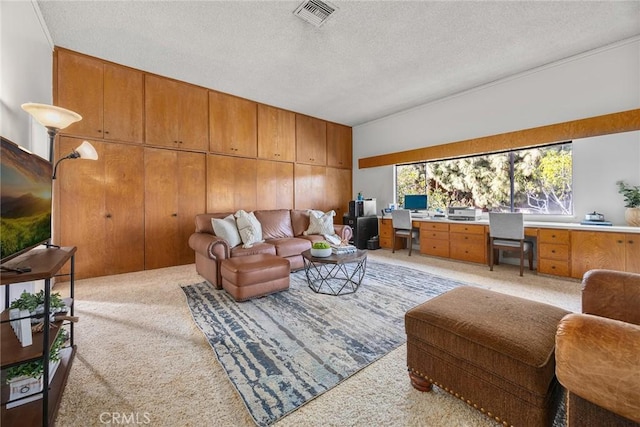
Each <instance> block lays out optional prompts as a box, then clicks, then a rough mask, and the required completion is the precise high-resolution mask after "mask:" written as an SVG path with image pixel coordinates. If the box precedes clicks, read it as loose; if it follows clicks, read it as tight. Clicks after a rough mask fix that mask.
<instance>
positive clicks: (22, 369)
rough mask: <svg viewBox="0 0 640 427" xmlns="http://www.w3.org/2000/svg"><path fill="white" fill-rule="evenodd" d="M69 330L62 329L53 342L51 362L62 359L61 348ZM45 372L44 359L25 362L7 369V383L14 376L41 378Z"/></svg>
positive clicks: (50, 350) (50, 355)
mask: <svg viewBox="0 0 640 427" xmlns="http://www.w3.org/2000/svg"><path fill="white" fill-rule="evenodd" d="M67 338H68V332H67V331H66V330H65V329H63V330H62V331H60V333H59V334H58V336H57V337H56V339H55V340H54V341H53V344H51V347H50V349H49V360H50V361H51V362H57V361H58V360H60V349H62V347H63V346H64V343H65V342H66V341H67ZM43 372H44V369H43V364H42V360H35V361H33V362H28V363H23V364H21V365H18V366H13V367H11V368H9V369H7V379H6V381H7V383H9V381H11V380H12V379H14V378H18V377H22V376H25V377H30V378H36V379H38V378H40V377H41V376H42V374H43Z"/></svg>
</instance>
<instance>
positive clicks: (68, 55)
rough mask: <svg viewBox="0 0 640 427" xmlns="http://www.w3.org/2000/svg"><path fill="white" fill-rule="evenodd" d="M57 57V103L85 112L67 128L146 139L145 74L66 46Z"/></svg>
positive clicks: (107, 136)
mask: <svg viewBox="0 0 640 427" xmlns="http://www.w3.org/2000/svg"><path fill="white" fill-rule="evenodd" d="M56 57H57V70H56V72H57V79H56V82H57V88H56V96H55V104H56V105H58V106H60V107H64V108H67V109H69V110H72V111H75V112H77V113H78V114H80V115H81V116H82V120H80V121H79V122H76V123H74V124H72V125H71V126H69V127H68V128H66V129H64V130H63V132H64V133H65V134H67V135H77V136H83V137H89V138H100V139H107V140H113V141H127V142H135V143H142V141H143V93H144V90H143V86H144V83H143V82H144V74H143V73H142V72H140V71H136V70H133V69H131V68H127V67H123V66H119V65H115V64H111V63H107V62H104V61H101V60H99V59H96V58H92V57H89V56H84V55H80V54H76V53H73V52H68V51H66V50H57V51H56Z"/></svg>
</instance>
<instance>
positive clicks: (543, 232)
mask: <svg viewBox="0 0 640 427" xmlns="http://www.w3.org/2000/svg"><path fill="white" fill-rule="evenodd" d="M538 241H539V242H540V243H557V244H561V245H568V244H569V230H555V229H550V228H541V229H540V230H539V231H538Z"/></svg>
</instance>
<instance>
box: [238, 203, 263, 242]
mask: <svg viewBox="0 0 640 427" xmlns="http://www.w3.org/2000/svg"><path fill="white" fill-rule="evenodd" d="M236 224H237V225H238V231H239V232H240V238H241V239H242V243H243V244H242V247H243V248H250V247H252V246H253V244H254V243H262V242H264V240H263V239H262V226H261V225H260V221H258V219H257V218H256V216H255V214H254V213H253V212H250V213H246V212H245V211H243V210H242V209H241V210H239V211H238V212H236Z"/></svg>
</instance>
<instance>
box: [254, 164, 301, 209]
mask: <svg viewBox="0 0 640 427" xmlns="http://www.w3.org/2000/svg"><path fill="white" fill-rule="evenodd" d="M256 168H257V170H256V182H257V186H258V187H259V188H258V189H257V191H256V197H257V204H256V208H257V209H293V188H294V178H293V163H286V162H275V161H272V160H258V161H257V163H256Z"/></svg>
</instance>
